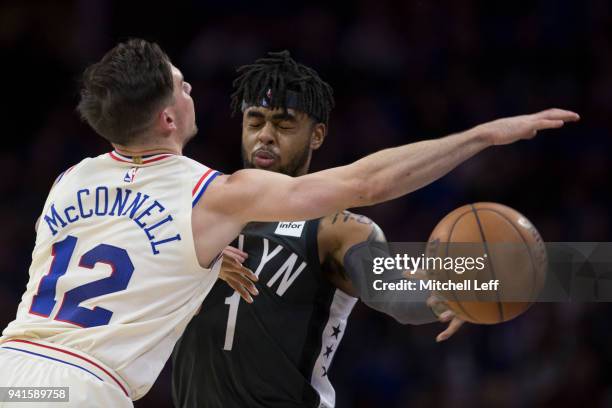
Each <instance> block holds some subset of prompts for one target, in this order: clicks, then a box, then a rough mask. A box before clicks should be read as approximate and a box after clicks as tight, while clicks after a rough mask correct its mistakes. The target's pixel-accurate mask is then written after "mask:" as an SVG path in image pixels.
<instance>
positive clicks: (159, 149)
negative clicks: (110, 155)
mask: <svg viewBox="0 0 612 408" xmlns="http://www.w3.org/2000/svg"><path fill="white" fill-rule="evenodd" d="M113 147H114V148H115V150H116V151H117V153H119V154H122V155H124V156H148V155H153V154H162V153H170V154H176V155H179V156H180V155H182V154H183V151H182V149H180V148H179V147H177V146H172V147H171V146H123V145H118V144H114V143H113Z"/></svg>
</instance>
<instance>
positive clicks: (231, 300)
mask: <svg viewBox="0 0 612 408" xmlns="http://www.w3.org/2000/svg"><path fill="white" fill-rule="evenodd" d="M225 304H226V305H229V313H228V316H227V328H226V329H225V344H224V345H223V350H226V351H231V350H232V346H233V345H234V333H235V332H236V319H237V318H238V305H240V294H239V293H238V292H234V294H233V295H232V296H228V297H226V298H225Z"/></svg>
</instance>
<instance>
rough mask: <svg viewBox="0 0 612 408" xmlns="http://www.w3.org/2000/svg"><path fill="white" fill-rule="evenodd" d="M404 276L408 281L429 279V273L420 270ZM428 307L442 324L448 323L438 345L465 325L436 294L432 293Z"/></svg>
mask: <svg viewBox="0 0 612 408" xmlns="http://www.w3.org/2000/svg"><path fill="white" fill-rule="evenodd" d="M403 275H404V277H406V278H408V279H421V280H426V279H429V278H428V276H427V272H425V271H424V270H422V269H419V270H417V271H414V272H410V271H406V272H404V274H403ZM427 306H429V308H430V309H431V310H432V312H433V313H434V314H435V315H436V317H437V318H438V321H439V322H440V323H448V326H446V329H445V330H444V331H442V332H441V333H439V334H438V335H437V336H436V341H437V342H438V343H440V342H442V341H444V340H447V339H449V338H450V337H451V336H452V335H453V334H455V333H456V332H457V330H459V329H460V328H461V326H462V325H463V323H465V321H464V320H463V319H461V318H460V317H457V315H455V312H453V311H452V310H451V309H450V308H449V307H448V305H447V304H446V302H445V301H444V299H442V298H441V297H440V296H438V295H436V294H435V293H432V294H431V295H430V296H429V298H427Z"/></svg>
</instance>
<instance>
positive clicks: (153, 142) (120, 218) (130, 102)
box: [0, 40, 578, 407]
mask: <svg viewBox="0 0 612 408" xmlns="http://www.w3.org/2000/svg"><path fill="white" fill-rule="evenodd" d="M264 88H265V87H264ZM190 91H191V86H190V85H189V83H187V82H186V81H185V80H184V79H183V76H182V74H181V72H180V71H179V70H178V69H177V68H176V67H174V66H173V65H172V64H171V62H170V60H169V58H168V56H167V55H166V54H165V53H164V52H163V51H162V50H161V49H160V48H159V47H158V46H157V45H156V44H152V43H149V42H146V41H144V40H130V41H128V42H126V43H121V44H119V45H117V46H116V47H115V48H113V49H112V50H110V51H109V52H108V53H107V54H106V55H105V56H104V57H103V58H102V60H101V61H99V62H98V63H96V64H93V65H92V66H90V67H89V68H87V70H86V71H85V74H84V76H83V89H82V91H81V101H80V103H79V107H78V109H79V112H80V113H81V116H82V117H83V118H84V119H85V120H86V121H87V123H89V124H90V125H91V126H92V128H93V129H94V130H95V131H96V132H97V133H99V134H100V136H102V137H104V138H105V139H106V140H108V141H109V142H110V143H111V144H112V146H113V148H114V150H113V151H111V152H110V153H106V154H103V155H101V156H98V157H95V158H87V159H84V160H83V161H81V162H80V163H78V164H76V165H75V166H73V167H71V168H69V169H68V170H66V171H65V172H64V173H63V174H62V175H60V176H59V177H58V179H57V180H56V182H55V184H54V186H53V187H52V189H51V192H50V193H49V197H48V198H47V201H46V203H45V205H44V208H43V211H42V214H41V218H40V219H39V222H38V224H37V231H36V232H37V235H36V244H35V247H34V252H33V255H32V264H31V267H30V271H29V273H30V279H29V282H28V284H27V288H26V291H25V293H24V294H23V297H22V300H21V303H20V305H19V308H18V310H17V316H16V318H15V320H14V321H13V322H11V323H10V324H9V325H8V327H6V328H5V329H4V331H3V333H2V334H3V337H2V338H1V340H0V367H1V369H0V387H26V386H27V387H34V386H37V387H42V386H45V387H69V393H70V396H69V402H67V403H63V405H62V404H57V405H54V406H87V407H129V406H131V405H132V400H136V399H138V398H140V397H142V396H143V395H145V394H146V392H147V391H148V390H149V389H150V387H151V386H152V384H153V383H154V381H155V379H156V378H157V376H158V374H159V372H160V370H161V369H162V367H163V366H164V363H165V362H166V360H167V359H168V357H169V355H170V353H171V351H172V348H173V346H174V344H175V342H176V340H177V339H178V338H179V336H180V335H181V333H182V332H183V330H184V328H185V326H186V324H187V323H188V321H189V320H190V318H191V317H192V316H193V315H194V313H195V312H196V310H197V309H198V307H199V305H201V304H202V300H203V299H204V297H205V296H206V294H207V293H208V292H209V290H210V288H211V286H212V285H213V283H214V282H215V280H216V279H217V276H218V273H219V266H220V264H221V262H220V257H219V254H220V253H221V252H222V250H223V249H224V248H225V246H227V245H228V244H229V243H230V242H231V241H232V240H233V239H234V238H235V237H236V236H237V235H238V234H239V233H240V231H241V229H242V228H243V226H244V225H245V224H246V223H247V222H249V221H280V220H283V221H295V220H305V219H311V218H317V217H321V216H325V215H328V214H331V213H334V212H337V211H340V210H344V209H347V208H351V207H361V206H367V205H373V204H376V203H380V202H383V201H386V200H391V199H393V198H396V197H399V196H401V195H404V194H407V193H409V192H411V191H414V190H416V189H418V188H420V187H422V186H424V185H427V184H429V183H431V182H433V181H434V180H436V179H438V178H440V177H442V176H443V175H444V174H446V173H448V172H449V171H450V170H452V169H453V168H454V167H456V166H457V165H458V164H460V163H462V162H463V161H465V160H467V159H468V158H470V157H471V156H473V155H475V154H476V153H478V152H480V151H481V150H483V149H485V148H486V147H489V146H492V145H502V144H508V143H512V142H515V141H517V140H520V139H530V138H532V137H533V136H535V134H536V133H537V132H538V131H539V130H542V129H548V128H558V127H561V126H563V124H564V123H565V122H567V121H575V120H578V115H577V114H575V113H573V112H569V111H564V110H559V109H551V110H547V111H543V112H540V113H537V114H533V115H524V116H517V117H512V118H506V119H500V120H496V121H493V122H488V123H485V124H482V125H479V126H476V127H474V128H472V129H469V130H467V131H465V132H462V133H457V134H454V135H451V136H447V137H444V138H441V139H436V140H427V141H422V142H418V143H413V144H410V145H405V146H401V147H397V148H392V149H387V150H383V151H380V152H377V153H374V154H372V155H370V156H367V157H365V158H363V159H361V160H359V161H357V162H355V163H352V164H350V165H347V166H343V167H337V168H332V169H328V170H325V171H321V172H318V173H312V174H308V175H305V176H301V177H296V178H292V177H289V176H286V175H283V174H279V173H272V172H267V171H262V170H255V169H248V170H240V171H238V172H236V173H234V174H231V175H222V174H220V173H219V172H217V171H215V170H212V169H209V168H208V167H206V166H204V165H203V164H200V163H197V162H195V161H193V160H191V159H188V158H186V157H184V156H182V150H183V147H184V146H185V144H186V143H187V142H188V141H189V140H190V139H191V138H192V137H193V136H194V135H195V134H196V130H197V128H196V124H195V114H194V107H193V101H192V99H191V97H190V95H189V94H190ZM290 96H291V97H292V98H295V103H296V107H297V108H299V107H300V106H301V105H302V104H304V103H307V101H308V97H309V96H308V95H302V94H300V93H299V90H296V92H293V93H292V95H290ZM287 97H289V96H288V95H269V94H268V95H265V94H264V95H249V96H248V99H250V100H251V101H256V100H257V101H259V100H261V99H262V98H267V100H266V103H267V104H268V105H269V106H271V107H272V108H274V107H278V106H284V103H285V102H284V101H283V100H284V98H287ZM281 101H283V102H282V103H281ZM245 102H246V103H248V101H245ZM302 110H303V109H302ZM319 132H321V129H320V128H319V127H316V126H315V127H313V129H312V137H313V138H317V137H320V134H319ZM200 313H206V310H202V311H201V312H200ZM1 404H2V403H0V405H1ZM47 405H48V403H42V404H40V405H37V406H47ZM15 406H18V407H24V406H27V405H26V404H25V403H16V404H15Z"/></svg>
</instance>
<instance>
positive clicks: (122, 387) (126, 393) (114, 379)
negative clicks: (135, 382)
mask: <svg viewBox="0 0 612 408" xmlns="http://www.w3.org/2000/svg"><path fill="white" fill-rule="evenodd" d="M9 341H16V342H18V343H26V344H30V345H32V346H39V347H44V348H48V349H50V350H55V351H58V352H60V353H64V354H68V355H69V356H73V357H76V358H80V359H81V360H83V361H87V362H88V363H89V364H91V365H93V366H94V367H97V368H99V369H100V370H102V371H103V372H104V373H106V375H108V376H109V377H110V378H112V379H113V381H114V382H116V383H117V385H118V386H119V387H120V388H121V389H122V390H123V392H124V393H125V396H126V397H128V398H129V397H130V396H129V394H128V392H127V390H126V389H125V387H124V386H123V385H122V384H121V383H120V382H119V381H118V380H117V379H116V378H115V377H114V376H113V375H112V374H111V373H109V372H108V371H107V370H105V369H104V367H101V366H100V365H99V364H96V363H94V362H93V361H91V360H90V359H88V358H85V357H82V356H79V355H78V354H75V353H72V352H70V351H68V350H62V349H59V348H57V347H51V346H47V345H45V344H38V343H34V342H31V341H27V340H20V339H11V340H9ZM9 341H7V343H8V342H9Z"/></svg>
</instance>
